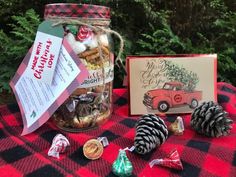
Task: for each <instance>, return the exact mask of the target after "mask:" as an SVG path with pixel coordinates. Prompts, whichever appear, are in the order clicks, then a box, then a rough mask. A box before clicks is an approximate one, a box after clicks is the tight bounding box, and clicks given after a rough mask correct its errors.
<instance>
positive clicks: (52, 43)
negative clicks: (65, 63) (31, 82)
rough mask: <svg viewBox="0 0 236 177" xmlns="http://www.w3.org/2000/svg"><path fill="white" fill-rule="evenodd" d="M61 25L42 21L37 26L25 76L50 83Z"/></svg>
mask: <svg viewBox="0 0 236 177" xmlns="http://www.w3.org/2000/svg"><path fill="white" fill-rule="evenodd" d="M63 33H64V30H63V27H62V26H61V25H60V26H55V27H53V26H52V22H50V21H44V22H42V23H41V24H40V25H39V27H38V31H37V34H36V37H35V40H34V45H33V49H32V53H31V56H30V60H29V63H28V66H27V68H26V73H27V77H29V78H31V79H35V80H38V81H42V82H45V83H47V84H49V85H51V83H52V80H53V76H54V71H55V68H56V64H57V60H58V56H59V53H60V49H61V45H62V40H63Z"/></svg>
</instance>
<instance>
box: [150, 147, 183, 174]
mask: <svg viewBox="0 0 236 177" xmlns="http://www.w3.org/2000/svg"><path fill="white" fill-rule="evenodd" d="M154 165H160V166H164V167H169V168H172V169H176V170H183V165H182V163H181V160H180V157H179V153H178V151H177V150H176V149H175V150H173V151H171V153H170V154H169V155H168V156H167V157H166V158H163V159H154V160H152V161H151V162H150V163H149V166H150V167H151V168H152V167H153V166H154Z"/></svg>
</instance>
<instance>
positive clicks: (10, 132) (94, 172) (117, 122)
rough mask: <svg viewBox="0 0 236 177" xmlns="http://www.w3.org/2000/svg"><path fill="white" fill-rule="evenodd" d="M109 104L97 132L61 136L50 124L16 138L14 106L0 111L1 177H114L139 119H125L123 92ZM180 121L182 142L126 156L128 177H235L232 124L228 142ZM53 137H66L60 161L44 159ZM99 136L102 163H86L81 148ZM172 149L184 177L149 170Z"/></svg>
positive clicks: (228, 93)
mask: <svg viewBox="0 0 236 177" xmlns="http://www.w3.org/2000/svg"><path fill="white" fill-rule="evenodd" d="M221 84H224V83H221ZM222 88H223V86H222V85H220V86H219V87H218V91H219V92H220V97H221V100H220V101H221V103H224V108H230V110H229V111H231V115H234V112H233V109H232V107H230V106H228V105H229V104H235V102H234V103H230V102H227V100H228V101H231V97H232V98H233V99H234V97H235V92H233V91H234V87H231V86H230V85H227V84H225V88H224V89H222ZM223 97H225V99H223ZM218 98H219V94H218ZM227 98H228V99H227ZM113 99H114V100H113V101H114V111H113V115H112V117H111V118H110V119H109V121H107V122H106V123H105V124H104V125H102V126H100V127H99V128H97V129H93V130H89V131H85V132H82V133H68V132H63V131H61V130H59V129H58V128H56V127H55V126H54V125H53V123H52V121H50V120H49V121H48V122H47V123H46V124H44V125H43V126H42V127H40V128H39V129H38V130H36V131H35V132H33V133H31V134H29V135H26V136H20V133H21V131H22V126H23V125H22V118H21V116H20V113H19V109H18V107H17V105H16V104H10V105H2V106H0V176H1V177H5V176H6V177H9V176H17V177H18V176H26V177H31V176H32V177H41V176H53V177H56V176H59V177H60V176H67V177H72V176H81V177H100V176H102V177H108V176H109V177H112V176H115V175H114V174H113V173H112V171H111V169H112V163H113V162H114V161H115V159H116V158H117V155H118V152H119V149H124V148H126V147H131V146H132V145H133V142H134V141H133V140H134V136H135V124H136V121H137V119H138V117H134V116H132V117H130V116H128V101H127V90H126V89H115V90H114V94H113ZM176 117H177V115H168V116H165V117H163V119H164V121H165V122H166V124H167V125H169V124H170V123H171V122H173V121H174V120H175V119H176ZM183 118H184V124H185V131H184V134H183V135H182V136H175V135H173V134H170V135H169V137H168V139H167V141H166V142H165V143H164V144H163V145H161V146H160V147H159V148H156V149H155V150H154V151H152V152H151V153H149V154H146V155H144V156H142V155H138V154H136V153H134V152H129V151H127V156H128V158H129V160H130V161H131V162H132V164H133V168H134V169H133V173H132V176H145V177H155V176H161V177H166V176H173V177H175V176H176V177H178V176H186V177H190V176H191V177H197V176H215V177H222V176H223V177H224V176H232V177H233V176H236V127H235V123H234V124H233V129H232V131H231V133H230V134H229V135H228V136H225V137H220V138H208V137H204V136H202V135H199V134H197V133H196V132H194V131H193V130H192V129H191V127H190V115H189V114H186V115H183ZM233 120H234V121H235V118H233ZM58 133H62V134H63V135H65V136H66V137H67V139H68V140H69V142H70V146H69V147H68V149H67V151H66V152H65V153H63V154H60V159H57V158H53V157H48V156H47V152H48V150H49V148H50V145H51V142H52V139H53V137H54V136H55V135H56V134H58ZM102 136H105V137H107V138H108V140H109V145H108V146H107V147H105V148H104V152H103V154H102V156H101V158H100V159H98V160H88V159H86V158H85V157H84V155H83V150H82V149H83V144H84V143H85V142H86V141H87V140H89V139H91V138H97V137H102ZM173 149H177V151H178V153H179V155H180V158H181V161H182V163H183V167H184V170H183V171H176V170H173V169H169V168H166V167H161V166H154V167H153V168H150V167H149V165H148V163H149V162H150V161H151V160H153V159H156V158H164V157H166V155H168V154H169V152H170V151H171V150H173Z"/></svg>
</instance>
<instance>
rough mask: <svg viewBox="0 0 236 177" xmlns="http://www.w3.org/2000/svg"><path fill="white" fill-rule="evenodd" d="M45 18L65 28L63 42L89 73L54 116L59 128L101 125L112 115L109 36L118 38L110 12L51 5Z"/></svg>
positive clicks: (82, 6) (84, 6)
mask: <svg viewBox="0 0 236 177" xmlns="http://www.w3.org/2000/svg"><path fill="white" fill-rule="evenodd" d="M44 17H45V19H47V20H51V21H53V22H54V23H55V25H58V24H62V25H63V27H64V32H65V33H64V40H67V42H68V43H69V44H70V46H71V47H72V49H73V51H74V52H75V53H76V54H77V56H78V59H80V60H81V62H82V63H83V64H84V65H85V66H86V68H87V69H88V72H89V77H88V78H87V79H85V81H84V82H83V83H82V84H81V85H80V86H78V88H77V89H76V90H75V91H74V92H73V93H72V94H71V95H70V97H69V98H68V99H67V100H66V101H65V103H63V104H62V105H61V106H60V108H59V109H58V110H57V112H56V113H55V114H54V116H53V117H54V121H55V123H56V125H57V126H58V127H59V128H61V129H63V130H66V131H71V132H79V131H82V130H86V129H90V128H93V127H97V126H99V125H101V124H102V123H104V122H105V121H107V120H108V119H109V117H110V115H111V112H112V88H113V77H114V54H113V52H112V47H111V44H112V40H111V37H110V33H114V34H116V35H118V33H116V32H114V31H112V30H110V29H109V23H110V9H109V8H108V7H104V6H97V5H89V4H68V3H66V4H65V3H58V4H48V5H46V7H45V13H44ZM118 37H119V38H120V39H121V37H120V36H119V35H118ZM121 40H122V39H121ZM121 47H122V48H123V44H122V46H121Z"/></svg>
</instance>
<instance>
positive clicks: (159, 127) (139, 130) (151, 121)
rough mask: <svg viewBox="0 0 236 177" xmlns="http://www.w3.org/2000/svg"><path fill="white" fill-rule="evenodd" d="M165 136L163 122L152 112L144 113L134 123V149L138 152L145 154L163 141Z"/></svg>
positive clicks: (165, 131) (166, 134)
mask: <svg viewBox="0 0 236 177" xmlns="http://www.w3.org/2000/svg"><path fill="white" fill-rule="evenodd" d="M167 136H168V130H167V126H166V125H165V122H164V121H163V120H162V119H161V118H160V117H158V116H156V115H154V114H145V115H143V116H142V117H141V118H140V119H139V120H138V122H137V124H136V136H135V138H134V146H135V150H136V152H137V153H139V154H146V153H148V152H150V151H151V150H153V149H154V148H156V147H157V146H160V145H161V144H162V143H164V142H165V140H166V139H167Z"/></svg>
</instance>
